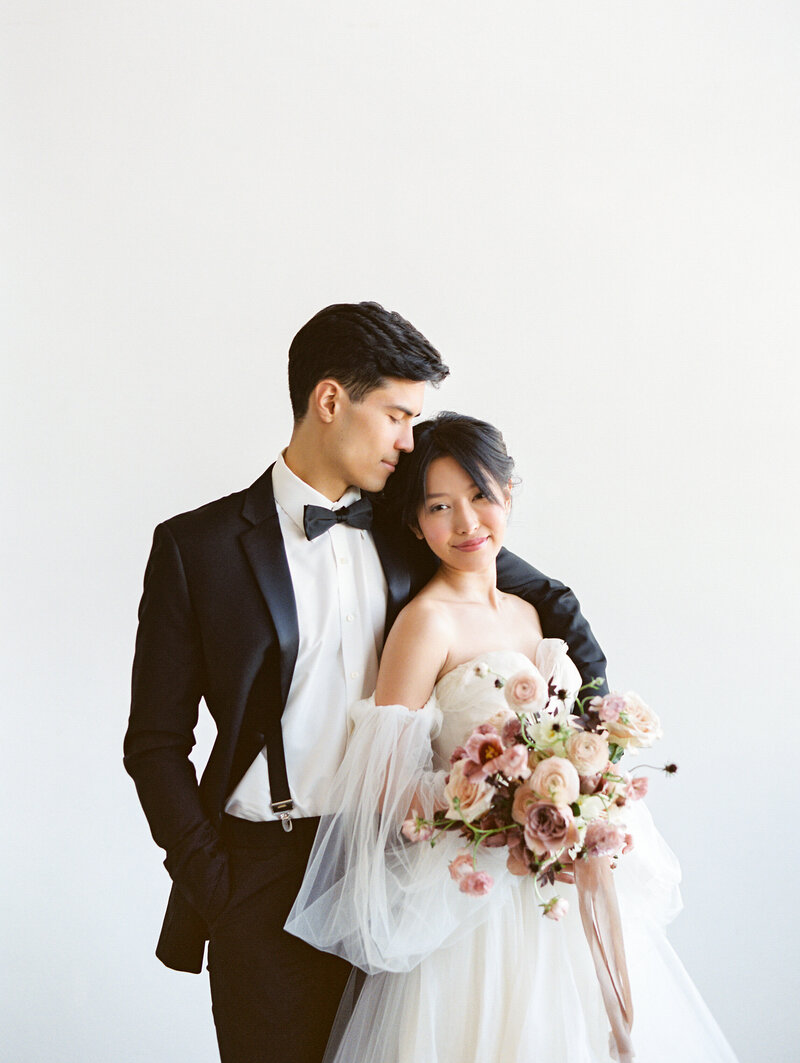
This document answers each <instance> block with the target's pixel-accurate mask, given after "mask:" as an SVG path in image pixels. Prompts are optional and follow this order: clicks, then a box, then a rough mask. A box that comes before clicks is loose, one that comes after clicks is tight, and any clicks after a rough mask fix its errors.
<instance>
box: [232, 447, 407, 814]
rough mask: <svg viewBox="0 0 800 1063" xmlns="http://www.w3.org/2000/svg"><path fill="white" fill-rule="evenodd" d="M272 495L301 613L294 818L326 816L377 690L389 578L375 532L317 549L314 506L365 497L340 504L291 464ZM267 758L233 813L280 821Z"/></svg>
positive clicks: (339, 528)
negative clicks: (355, 731)
mask: <svg viewBox="0 0 800 1063" xmlns="http://www.w3.org/2000/svg"><path fill="white" fill-rule="evenodd" d="M272 487H273V490H274V493H275V504H276V507H277V510H278V520H279V522H280V528H281V534H282V535H283V544H284V547H285V549H286V557H287V559H288V562H289V572H290V574H291V577H292V584H293V586H294V597H295V602H296V605H297V623H298V627H299V632H300V642H299V647H298V652H297V663H296V664H295V668H294V674H293V676H292V682H291V686H290V688H289V696H288V698H287V700H286V707H285V709H284V711H283V716H282V718H281V728H282V731H283V745H284V750H285V754H286V773H287V775H288V778H289V790H290V793H291V797H292V801H293V802H294V809H293V811H292V812H291V815H292V816H293V817H298V816H319V815H321V814H322V813H324V812H328V811H332V810H331V809H329V808H328V807H327V804H326V799H327V796H328V789H329V787H330V783H331V780H332V778H333V775H334V773H335V771H336V769H337V768H338V767H339V764H340V763H341V760H342V756H343V755H344V747H345V744H346V741H347V707H348V705H351V704H352V703H353V702H354V701H358V700H359V699H360V698H364V697H367V696H368V695H369V694H371V693H372V691H373V690H374V689H375V681H376V679H377V675H378V658H379V656H380V651H381V649H382V646H383V629H384V624H385V622H386V601H387V597H386V595H387V590H386V578H385V576H384V574H383V568H382V567H381V563H380V559H379V557H378V551H377V549H376V548H375V543H374V542H373V540H372V535H371V534H370V533H369V532H366V531H362V530H360V529H358V528H351V527H350V526H349V525H347V524H336V525H334V526H333V527H331V528H330V529H329V530H328V531H326V532H324V533H323V534H322V535H320V536H318V537H317V538H316V539H313V540H311V541H309V540H308V539H306V536H305V531H304V530H303V510H304V507H305V506H307V505H312V506H325V507H326V508H328V509H339V508H341V507H342V506H349V505H350V504H351V503H352V502H355V501H356V500H357V499H358V498H360V497H361V492H360V491H359V490H358V489H356V488H350V489H349V490H348V491H347V492H346V493H345V494H344V495H343V496H342V497H341V498H340V499H339V501H338V502H335V503H332V502H331V501H330V499H328V498H325V496H324V495H321V494H320V493H319V492H318V491H315V490H314V488H313V487H309V485H308V484H307V483H304V482H303V480H301V479H300V478H299V477H297V476H295V474H294V473H293V472H292V471H291V470H290V469H289V467H288V466H287V464H286V462H285V461H284V460H283V456H280V457H279V458H278V460H277V461H276V462H275V466H274V468H273V470H272ZM270 802H271V796H270V788H269V776H268V774H267V750H266V747H265V748H264V749H262V750H261V752H260V753H259V755H258V756H257V757H256V759H255V760H254V761H253V763H252V764H251V765H250V767H249V768H248V770H247V771H246V772H245V774H244V776H243V777H242V779H241V781H240V782H239V784H238V785H237V786H236V788H235V789H234V790H233V792H232V793H231V794H230V796H229V798H228V801H227V803H226V805H225V811H226V812H228V813H229V814H230V815H232V816H238V817H239V818H240V819H249V820H268V819H276V818H277V817H276V815H275V813H274V812H273V811H272V809H271V807H270Z"/></svg>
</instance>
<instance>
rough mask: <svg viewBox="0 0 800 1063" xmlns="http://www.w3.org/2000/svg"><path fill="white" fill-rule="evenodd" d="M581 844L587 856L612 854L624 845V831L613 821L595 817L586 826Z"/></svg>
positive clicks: (620, 850)
mask: <svg viewBox="0 0 800 1063" xmlns="http://www.w3.org/2000/svg"><path fill="white" fill-rule="evenodd" d="M583 844H584V846H585V847H586V855H587V856H614V855H615V853H619V852H622V850H623V848H624V847H625V844H626V836H625V831H624V830H623V829H622V828H620V827H617V826H615V825H614V824H613V823H607V822H605V820H602V819H596V820H595V821H594V822H593V823H590V824H589V826H588V827H587V828H586V834H585V835H584V839H583Z"/></svg>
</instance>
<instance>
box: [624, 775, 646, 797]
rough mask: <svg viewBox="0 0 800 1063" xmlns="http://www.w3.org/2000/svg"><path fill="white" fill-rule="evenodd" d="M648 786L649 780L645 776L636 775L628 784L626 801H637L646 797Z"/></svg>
mask: <svg viewBox="0 0 800 1063" xmlns="http://www.w3.org/2000/svg"><path fill="white" fill-rule="evenodd" d="M649 785H650V780H649V779H648V778H647V776H645V775H636V776H635V777H634V778H633V779H631V781H630V783H629V784H628V799H629V800H630V801H639V800H641V798H643V797H646V796H647V789H648V786H649Z"/></svg>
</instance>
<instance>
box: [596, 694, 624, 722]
mask: <svg viewBox="0 0 800 1063" xmlns="http://www.w3.org/2000/svg"><path fill="white" fill-rule="evenodd" d="M597 700H599V705H598V706H597V715H598V716H599V717H600V719H601V720H606V721H614V720H618V719H619V714H620V713H621V712H622V710H623V709H624V708H625V698H623V696H622V695H621V694H606V696H605V697H604V698H599V699H597V698H592V703H594V702H595V701H597Z"/></svg>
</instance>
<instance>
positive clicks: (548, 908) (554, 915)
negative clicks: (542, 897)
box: [544, 897, 569, 923]
mask: <svg viewBox="0 0 800 1063" xmlns="http://www.w3.org/2000/svg"><path fill="white" fill-rule="evenodd" d="M568 911H569V902H568V901H565V900H564V898H563V897H551V898H550V900H549V901H548V902H547V903H546V904H545V906H544V915H545V916H546V917H547V918H548V919H553V920H554V921H555V922H556V923H557V922H558V921H559V920H560V919H563V918H564V916H565V915H566V914H567V912H568Z"/></svg>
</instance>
